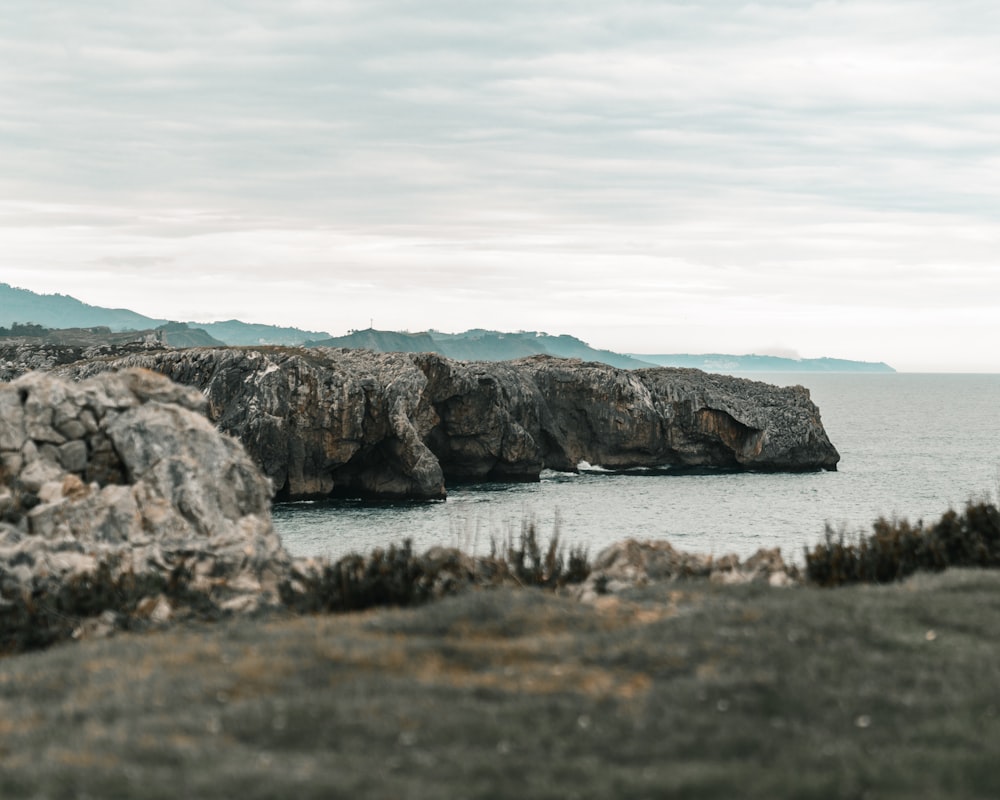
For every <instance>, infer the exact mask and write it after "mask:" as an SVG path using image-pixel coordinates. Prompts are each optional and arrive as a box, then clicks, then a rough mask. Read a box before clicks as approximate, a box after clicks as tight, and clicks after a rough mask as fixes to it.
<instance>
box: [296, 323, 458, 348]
mask: <svg viewBox="0 0 1000 800" xmlns="http://www.w3.org/2000/svg"><path fill="white" fill-rule="evenodd" d="M305 345H306V347H348V348H350V349H352V350H374V351H375V352H376V353H439V352H441V351H440V350H439V349H438V346H437V344H436V342H435V341H434V340H433V339H432V338H431V337H430V335H429V334H426V333H399V332H398V331H377V330H375V329H374V328H369V329H368V330H364V331H351V333H349V334H347V336H333V337H331V338H329V339H315V340H310V341H308V342H306V343H305Z"/></svg>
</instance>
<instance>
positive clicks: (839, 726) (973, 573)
mask: <svg viewBox="0 0 1000 800" xmlns="http://www.w3.org/2000/svg"><path fill="white" fill-rule="evenodd" d="M998 755H1000V572H988V571H981V570H950V571H948V572H945V573H943V574H937V575H925V574H918V575H916V576H914V577H912V578H910V579H909V580H908V581H906V582H904V583H901V584H895V585H892V586H884V587H878V586H874V587H873V586H855V587H850V588H843V589H836V590H829V589H826V590H825V589H817V588H808V587H806V588H801V587H800V588H792V589H771V588H768V587H763V586H741V587H720V586H715V585H712V584H709V583H707V582H696V581H691V582H679V583H673V584H664V585H660V586H656V587H651V588H647V589H644V590H641V591H639V590H637V591H635V592H633V593H632V594H630V595H625V596H622V597H618V598H602V600H601V601H600V603H599V604H598V605H597V606H586V605H581V604H578V603H576V602H574V601H571V600H569V599H566V598H560V597H556V596H553V595H552V594H550V593H544V592H542V591H539V590H533V589H525V590H492V591H473V592H468V593H465V594H463V595H460V596H458V597H454V598H450V599H447V600H444V601H441V602H438V603H434V604H431V605H428V606H424V607H420V608H416V609H409V610H381V611H372V612H365V613H359V614H349V615H341V616H332V615H327V616H315V617H287V618H273V617H272V618H269V619H263V620H255V621H254V620H251V621H248V620H242V621H239V620H236V621H231V622H224V623H220V624H217V625H212V626H204V627H197V628H191V627H188V628H174V629H170V630H167V631H162V632H157V633H148V634H143V635H120V636H117V637H115V638H112V639H109V640H102V641H90V642H81V643H69V644H64V645H60V646H57V647H54V648H52V649H50V650H47V651H45V652H37V653H28V654H23V655H18V656H13V657H9V658H6V659H2V660H0V797H3V798H5V799H6V798H22V797H33V798H64V797H65V798H70V797H73V798H84V797H91V798H116V797H136V798H170V800H176V798H179V797H184V798H187V797H190V798H216V797H217V798H245V799H246V800H250V798H272V797H282V798H285V797H287V798H296V800H300V799H301V800H305V798H314V797H315V798H335V797H350V798H435V800H437V799H439V798H507V797H510V798H519V799H522V798H573V797H579V798H645V797H648V798H662V797H682V798H705V797H713V798H714V797H717V798H743V797H746V798H753V797H767V798H775V797H795V798H840V797H843V798H862V797H868V798H908V799H909V798H916V797H920V798H944V797H947V798H966V797H967V798H996V797H1000V769H998V765H997V756H998Z"/></svg>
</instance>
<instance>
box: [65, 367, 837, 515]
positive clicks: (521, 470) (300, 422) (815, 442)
mask: <svg viewBox="0 0 1000 800" xmlns="http://www.w3.org/2000/svg"><path fill="white" fill-rule="evenodd" d="M129 367H142V368H146V369H151V370H153V371H155V372H158V373H161V374H164V375H166V376H168V377H170V378H171V379H173V380H175V381H177V382H179V383H181V384H184V385H187V386H191V387H194V388H196V389H198V390H199V391H200V392H202V393H203V394H204V395H205V397H206V398H207V401H208V406H207V408H208V414H209V418H210V419H211V420H212V421H213V422H215V423H216V424H217V425H218V426H219V428H220V429H221V430H223V431H225V432H227V433H230V434H232V435H233V436H236V437H237V438H238V439H239V440H240V441H241V442H242V443H243V445H244V447H246V449H247V451H248V452H249V453H250V455H251V457H252V458H253V459H254V460H255V461H256V462H257V463H258V464H259V465H260V466H261V468H262V469H263V470H264V472H265V474H266V475H267V476H268V477H269V478H270V479H271V480H272V481H273V483H274V486H275V489H276V493H277V497H278V498H279V499H280V500H295V499H310V498H318V497H325V496H330V495H346V496H362V497H366V498H371V499H381V500H394V499H422V500H428V499H429V500H433V499H441V498H443V497H445V495H446V493H447V489H446V485H447V484H448V483H449V482H451V481H467V480H475V481H506V482H510V481H536V480H538V477H539V474H540V473H541V471H542V470H543V469H546V468H549V469H555V470H563V471H574V470H576V469H577V465H578V464H579V463H580V462H581V461H586V462H588V463H590V464H592V465H595V466H601V467H605V468H609V469H626V468H634V467H664V466H677V467H717V468H724V469H751V470H763V471H810V470H834V469H836V465H837V462H838V461H839V458H840V456H839V454H838V453H837V451H836V449H835V448H834V447H833V445H832V444H831V443H830V441H829V439H828V437H827V435H826V432H825V430H824V429H823V425H822V422H821V421H820V415H819V410H818V409H817V408H816V406H815V405H814V404H813V403H812V401H811V400H810V398H809V393H808V391H807V390H806V389H804V388H802V387H791V388H779V387H775V386H770V385H768V384H764V383H759V382H755V381H750V380H745V379H738V378H730V377H727V376H721V375H709V374H706V373H703V372H700V371H698V370H690V369H671V368H657V369H645V370H635V371H629V370H622V369H616V368H613V367H609V366H607V365H604V364H597V363H586V362H579V361H573V360H566V359H557V358H551V357H547V356H538V357H533V358H526V359H521V360H517V361H511V362H503V363H493V362H489V363H478V362H460V361H452V360H450V359H447V358H444V357H442V356H438V355H434V354H429V353H423V354H411V353H372V352H368V351H363V350H346V349H327V348H310V349H303V348H283V347H267V348H195V349H187V350H152V351H144V352H135V353H129V354H126V355H123V356H121V357H113V356H109V357H100V358H91V359H86V360H83V361H79V362H77V363H75V364H69V365H64V366H60V367H58V368H57V372H58V373H59V374H62V375H66V376H69V377H72V378H74V379H80V378H84V377H89V376H92V375H95V374H99V373H100V372H104V371H108V370H117V369H123V368H129Z"/></svg>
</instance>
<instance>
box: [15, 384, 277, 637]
mask: <svg viewBox="0 0 1000 800" xmlns="http://www.w3.org/2000/svg"><path fill="white" fill-rule="evenodd" d="M204 408H205V400H204V398H203V397H202V396H201V394H200V393H198V392H197V391H195V390H193V389H190V388H187V387H183V386H179V385H176V384H174V383H172V382H171V381H170V380H168V379H167V378H165V377H163V376H161V375H158V374H156V373H153V372H149V371H144V370H127V371H122V372H117V373H107V374H104V375H101V376H99V377H96V378H93V379H90V380H86V381H83V382H81V383H71V382H67V381H64V380H61V379H59V378H56V377H54V376H52V375H48V374H43V373H31V374H29V375H26V376H24V377H22V378H20V379H18V380H17V381H15V382H13V383H10V384H6V385H0V651H4V650H12V649H21V648H23V647H30V646H33V645H40V644H46V643H47V642H48V641H54V640H56V639H59V638H62V637H64V636H66V635H67V634H68V633H75V634H77V635H80V634H81V633H83V632H85V631H86V628H87V625H95V624H100V625H104V626H111V627H116V626H120V625H127V624H132V623H133V622H134V621H135V620H138V619H143V618H147V619H150V620H152V621H154V622H156V621H158V622H164V621H166V620H168V619H169V618H171V617H172V616H174V615H176V614H178V613H185V611H186V610H191V609H192V608H197V610H198V613H199V614H202V615H203V614H205V613H211V612H215V613H226V612H235V611H241V612H247V611H256V610H259V609H262V608H266V607H270V606H275V605H277V604H279V603H280V596H279V595H280V593H279V584H280V582H281V581H283V580H285V578H286V577H287V573H288V568H289V566H290V564H291V559H290V558H289V556H288V554H287V553H286V552H285V550H284V549H283V547H282V545H281V542H280V539H279V538H278V536H277V534H275V532H274V530H273V528H272V527H271V519H270V508H269V504H270V494H271V486H270V483H269V482H268V480H267V479H266V478H265V477H264V476H263V475H262V474H261V473H260V471H259V470H258V469H257V467H256V465H254V463H253V462H252V461H251V460H250V458H249V457H248V456H247V455H246V454H245V452H244V451H243V448H242V447H241V446H240V444H239V443H238V442H237V441H235V440H234V439H232V438H231V437H229V436H225V435H223V434H220V433H219V432H218V431H217V430H216V429H215V427H214V426H213V425H212V424H211V423H210V422H209V421H208V420H207V419H206V418H205V416H204V415H203V413H202V412H203V410H204ZM100 615H103V616H100ZM126 618H127V619H126ZM88 620H89V622H88ZM68 628H72V630H68Z"/></svg>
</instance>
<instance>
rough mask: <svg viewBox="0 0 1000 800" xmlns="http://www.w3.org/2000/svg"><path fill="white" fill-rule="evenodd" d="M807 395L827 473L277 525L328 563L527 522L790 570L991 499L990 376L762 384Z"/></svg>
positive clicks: (549, 479) (542, 492)
mask: <svg viewBox="0 0 1000 800" xmlns="http://www.w3.org/2000/svg"><path fill="white" fill-rule="evenodd" d="M760 379H761V380H766V381H768V382H771V383H777V384H781V385H787V384H789V383H801V384H803V385H805V386H806V387H808V388H809V390H810V392H811V394H812V399H813V401H814V402H815V403H816V404H817V405H818V406H819V408H820V412H821V415H822V419H823V424H824V426H825V427H826V430H827V433H828V434H829V436H830V440H831V441H832V442H833V444H834V445H835V446H836V447H837V449H838V450H839V451H840V455H841V461H840V464H839V466H838V471H837V472H821V473H807V474H796V475H784V474H756V473H736V474H730V473H716V474H702V475H670V474H664V473H662V472H660V473H656V472H638V473H631V474H624V475H622V474H610V473H601V472H585V473H582V474H579V475H571V474H563V473H555V472H546V473H544V474H543V476H542V480H541V481H540V482H539V483H534V484H489V485H471V486H454V487H449V496H448V499H447V501H444V502H439V503H421V504H401V505H369V504H364V503H360V502H337V503H289V504H282V505H278V506H276V507H275V510H274V521H275V527H276V528H277V530H278V532H279V533H280V534H281V536H282V538H283V540H284V542H285V545H286V547H288V549H289V550H290V551H291V552H292V553H294V554H295V555H327V556H333V557H337V556H340V555H344V554H345V553H348V552H351V551H356V552H365V551H368V550H370V549H371V548H373V547H375V546H385V545H388V544H390V543H392V542H399V541H401V540H402V539H404V538H406V537H409V538H411V539H413V541H414V545H415V546H416V548H417V549H420V550H422V549H425V548H427V547H430V546H432V545H436V544H443V545H449V546H450V545H457V546H460V547H463V548H464V549H467V550H478V551H484V550H488V548H489V541H490V538H491V537H497V538H502V537H504V536H506V535H508V534H511V533H515V534H516V533H517V532H518V531H520V529H521V525H522V522H523V521H525V520H534V521H535V522H536V523H537V524H538V526H539V528H540V530H541V532H542V533H543V535H545V536H548V535H549V534H550V533H551V532H552V531H553V530H558V531H559V534H560V537H561V539H562V540H563V541H565V542H567V543H573V544H577V543H579V544H584V545H587V546H588V547H589V549H590V552H591V554H596V553H597V552H598V551H599V550H600V549H601V548H603V547H604V546H606V545H608V544H610V543H612V542H614V541H617V540H620V539H623V538H626V537H637V538H663V539H669V540H670V541H671V542H672V543H673V544H674V545H675V546H678V547H681V548H683V549H688V550H697V551H702V552H712V553H715V554H721V553H727V552H735V553H738V554H740V555H741V556H746V555H749V554H751V553H752V552H754V551H755V550H756V549H757V548H759V547H774V546H780V547H781V548H782V551H783V552H784V554H785V555H786V557H788V556H791V557H793V558H795V559H796V560H799V561H801V553H802V548H803V547H804V546H807V545H812V544H814V543H815V542H817V541H819V540H820V539H821V538H822V536H823V531H824V526H825V525H826V524H827V523H829V524H830V525H832V526H833V527H834V528H841V527H843V528H846V529H847V530H848V531H849V532H855V531H858V530H862V529H864V530H868V529H869V527H870V525H871V523H872V521H873V520H875V519H876V518H878V517H879V516H887V517H892V516H899V517H908V518H909V519H911V520H916V519H920V518H924V519H936V518H937V517H938V516H940V515H941V513H942V512H944V511H945V510H947V508H948V507H949V506H953V507H957V508H960V507H961V506H962V505H964V503H965V502H966V501H967V500H968V499H970V498H974V497H983V496H989V497H991V498H992V497H995V495H996V493H997V488H998V484H1000V375H925V374H912V373H909V374H888V375H824V374H816V375H812V374H802V375H792V376H788V375H767V376H761V377H760Z"/></svg>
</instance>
